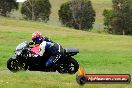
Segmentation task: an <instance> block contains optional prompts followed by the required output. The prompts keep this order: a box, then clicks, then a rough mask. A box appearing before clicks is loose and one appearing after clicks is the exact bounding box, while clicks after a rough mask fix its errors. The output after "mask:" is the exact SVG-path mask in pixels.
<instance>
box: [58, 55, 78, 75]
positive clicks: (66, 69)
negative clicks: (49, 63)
mask: <svg viewBox="0 0 132 88" xmlns="http://www.w3.org/2000/svg"><path fill="white" fill-rule="evenodd" d="M66 59H67V60H66V61H63V62H61V63H60V64H59V66H58V68H57V71H58V72H59V73H62V74H63V73H69V74H75V73H76V72H77V71H78V68H79V64H78V62H77V61H76V60H75V59H74V58H72V57H70V58H66Z"/></svg>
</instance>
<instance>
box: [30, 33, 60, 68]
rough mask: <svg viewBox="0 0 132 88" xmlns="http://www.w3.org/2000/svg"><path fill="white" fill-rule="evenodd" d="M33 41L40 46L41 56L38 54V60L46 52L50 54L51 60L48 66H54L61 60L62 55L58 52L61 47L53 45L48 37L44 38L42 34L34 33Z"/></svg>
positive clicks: (48, 61)
mask: <svg viewBox="0 0 132 88" xmlns="http://www.w3.org/2000/svg"><path fill="white" fill-rule="evenodd" d="M32 41H33V42H34V43H35V44H39V45H40V46H39V50H40V52H39V54H37V57H38V58H41V57H42V56H43V54H44V53H45V52H48V53H50V55H51V56H50V58H49V59H48V60H47V62H46V64H45V65H46V66H47V67H49V66H53V64H54V63H55V62H56V61H57V60H58V59H59V58H60V56H61V54H60V52H59V51H58V50H59V47H60V46H58V44H56V43H53V41H52V40H50V39H49V38H47V37H42V34H41V33H40V32H34V33H33V34H32Z"/></svg>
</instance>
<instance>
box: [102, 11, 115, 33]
mask: <svg viewBox="0 0 132 88" xmlns="http://www.w3.org/2000/svg"><path fill="white" fill-rule="evenodd" d="M113 15H114V14H113V10H107V9H105V10H104V11H103V16H104V25H105V29H108V32H109V33H112V31H113V30H112V26H111V21H112V17H113Z"/></svg>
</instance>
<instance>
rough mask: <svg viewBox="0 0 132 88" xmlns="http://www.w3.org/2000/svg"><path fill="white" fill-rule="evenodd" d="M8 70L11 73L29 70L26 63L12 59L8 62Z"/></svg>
mask: <svg viewBox="0 0 132 88" xmlns="http://www.w3.org/2000/svg"><path fill="white" fill-rule="evenodd" d="M7 68H8V69H9V70H10V71H11V72H18V71H20V70H27V69H28V66H27V64H26V63H24V62H19V61H18V60H17V59H12V58H10V59H9V60H8V61H7Z"/></svg>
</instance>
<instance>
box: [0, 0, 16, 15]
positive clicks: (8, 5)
mask: <svg viewBox="0 0 132 88" xmlns="http://www.w3.org/2000/svg"><path fill="white" fill-rule="evenodd" d="M12 9H18V3H17V2H16V0H0V15H1V16H7V15H8V14H9V13H10V12H11V10H12Z"/></svg>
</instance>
